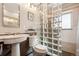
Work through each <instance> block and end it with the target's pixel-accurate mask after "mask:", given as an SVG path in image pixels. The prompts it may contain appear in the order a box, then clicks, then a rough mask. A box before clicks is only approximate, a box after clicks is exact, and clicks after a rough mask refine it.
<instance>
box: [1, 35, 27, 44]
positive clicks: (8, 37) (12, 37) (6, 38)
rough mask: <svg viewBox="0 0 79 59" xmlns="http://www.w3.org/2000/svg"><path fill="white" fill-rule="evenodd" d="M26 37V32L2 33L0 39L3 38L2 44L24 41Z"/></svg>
mask: <svg viewBox="0 0 79 59" xmlns="http://www.w3.org/2000/svg"><path fill="white" fill-rule="evenodd" d="M27 37H28V35H27V34H18V35H4V36H0V40H3V41H4V44H14V43H20V42H22V41H25V40H26V39H27Z"/></svg>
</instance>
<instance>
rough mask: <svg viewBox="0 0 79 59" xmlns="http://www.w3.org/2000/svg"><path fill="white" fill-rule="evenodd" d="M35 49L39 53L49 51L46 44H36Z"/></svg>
mask: <svg viewBox="0 0 79 59" xmlns="http://www.w3.org/2000/svg"><path fill="white" fill-rule="evenodd" d="M33 49H34V50H35V51H36V52H38V53H46V51H47V49H46V46H43V45H40V44H37V45H36V46H34V47H33Z"/></svg>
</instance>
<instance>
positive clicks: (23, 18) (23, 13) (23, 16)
mask: <svg viewBox="0 0 79 59" xmlns="http://www.w3.org/2000/svg"><path fill="white" fill-rule="evenodd" d="M28 11H31V12H32V13H34V20H33V21H29V20H28V17H27V12H28ZM38 17H39V14H38V13H37V11H36V10H33V9H30V8H27V7H26V8H25V7H23V5H21V6H20V28H12V27H11V28H10V27H4V26H2V4H0V34H1V33H15V32H25V30H27V29H28V28H29V27H30V22H31V23H32V25H33V26H32V27H34V28H35V27H36V28H37V27H38V25H39V23H37V22H39V18H38Z"/></svg>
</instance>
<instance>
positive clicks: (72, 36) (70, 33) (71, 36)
mask: <svg viewBox="0 0 79 59" xmlns="http://www.w3.org/2000/svg"><path fill="white" fill-rule="evenodd" d="M69 10H71V12H72V15H71V17H72V20H71V26H72V28H71V29H70V30H62V34H63V35H62V45H63V50H64V51H67V52H70V53H74V54H75V53H76V35H77V24H78V15H79V7H76V8H72V9H69Z"/></svg>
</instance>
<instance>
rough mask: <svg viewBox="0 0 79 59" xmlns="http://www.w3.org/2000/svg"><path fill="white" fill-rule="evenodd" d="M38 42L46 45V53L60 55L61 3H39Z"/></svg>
mask: <svg viewBox="0 0 79 59" xmlns="http://www.w3.org/2000/svg"><path fill="white" fill-rule="evenodd" d="M39 9H40V40H39V42H40V44H41V45H44V46H46V47H47V54H49V55H56V56H60V55H62V44H61V33H62V32H61V30H62V17H61V14H62V4H58V3H57V4H52V3H51V4H50V3H49V4H45V3H44V4H43V3H42V4H40V8H39Z"/></svg>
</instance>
